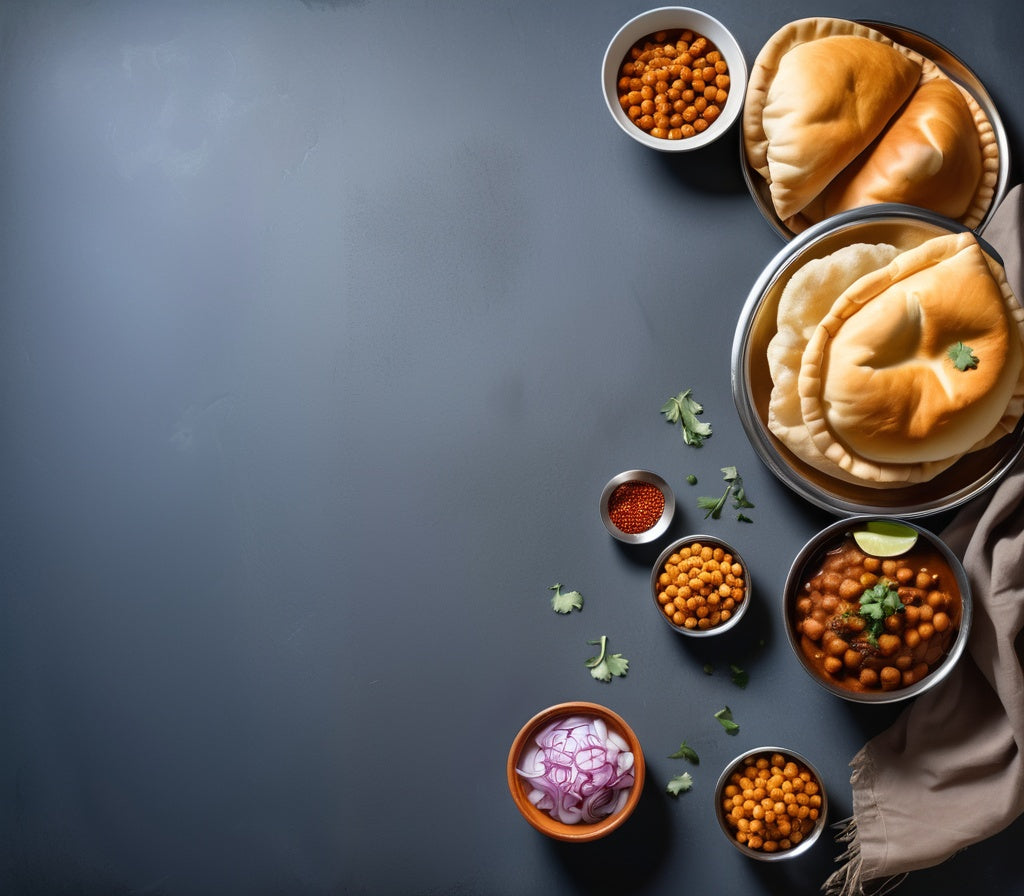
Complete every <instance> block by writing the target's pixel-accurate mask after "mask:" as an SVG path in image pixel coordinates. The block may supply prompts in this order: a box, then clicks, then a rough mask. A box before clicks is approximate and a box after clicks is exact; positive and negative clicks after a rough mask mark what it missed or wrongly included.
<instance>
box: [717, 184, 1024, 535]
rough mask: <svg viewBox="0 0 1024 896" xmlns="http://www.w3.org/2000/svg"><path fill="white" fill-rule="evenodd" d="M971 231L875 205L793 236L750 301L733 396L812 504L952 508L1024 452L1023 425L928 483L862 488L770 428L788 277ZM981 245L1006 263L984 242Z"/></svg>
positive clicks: (782, 472) (760, 445) (742, 322)
mask: <svg viewBox="0 0 1024 896" xmlns="http://www.w3.org/2000/svg"><path fill="white" fill-rule="evenodd" d="M967 229H968V228H966V227H964V226H963V225H961V224H958V223H957V222H956V221H952V220H950V219H948V218H943V217H942V216H940V215H936V214H934V213H932V212H927V211H924V210H923V209H918V208H915V207H913V206H908V205H895V204H886V205H875V206H869V207H867V208H862V209H855V210H853V211H850V212H844V213H843V214H841V215H836V216H835V217H833V218H831V219H829V220H828V221H824V222H822V223H821V224H818V225H815V226H814V227H811V228H810V229H808V230H806V231H804V232H803V233H802V234H800V235H798V236H796V237H794V238H793V239H792V240H791V241H790V242H789V243H788V244H787V245H786V246H785V247H784V248H783V249H782V251H780V252H779V253H778V254H777V255H776V256H775V258H774V259H773V260H772V261H771V262H770V263H769V265H768V267H767V268H766V269H765V270H764V272H763V273H762V274H761V276H760V277H759V278H758V280H757V282H756V283H755V284H754V287H753V289H752V290H751V291H750V294H749V295H748V297H747V300H746V303H745V304H744V306H743V310H742V311H741V314H740V319H739V323H738V325H737V328H736V335H735V338H734V340H733V346H732V393H733V400H734V401H735V402H736V409H737V411H738V412H739V416H740V421H741V422H742V424H743V428H744V429H745V430H746V433H747V437H748V438H749V439H750V442H751V444H752V445H753V446H754V450H755V451H756V452H757V454H758V455H759V456H760V458H761V460H763V461H764V463H765V464H766V465H767V466H768V468H769V469H770V470H771V471H772V472H773V473H774V474H775V475H776V476H777V477H778V478H779V479H780V480H781V481H782V482H783V483H784V484H786V485H787V486H789V487H790V488H791V489H792V490H793V491H794V492H796V493H797V494H798V495H800V496H802V497H803V498H805V499H806V500H808V501H810V502H811V503H812V504H815V505H817V506H818V507H821V508H823V509H825V510H828V511H831V512H833V513H836V514H840V515H847V514H853V513H879V514H892V515H898V516H902V517H917V516H924V515H926V514H933V513H939V512H942V511H945V510H950V509H952V508H954V507H957V506H959V505H960V504H963V503H965V502H966V501H969V500H970V499H971V498H973V497H975V496H976V495H978V494H980V493H981V492H983V491H984V490H985V489H987V488H989V487H990V486H992V485H993V484H994V483H996V482H997V481H998V480H999V479H1000V478H1001V477H1002V476H1003V475H1004V474H1005V473H1006V472H1007V471H1008V470H1009V468H1010V467H1011V466H1012V465H1013V463H1014V461H1015V460H1016V459H1017V457H1018V456H1019V455H1020V453H1021V450H1022V449H1024V420H1022V421H1021V423H1019V424H1018V425H1017V428H1016V429H1015V430H1014V432H1013V433H1012V434H1011V435H1009V436H1006V437H1005V438H1003V439H1000V440H999V441H998V442H997V443H996V444H994V445H992V446H990V447H989V448H986V449H984V450H983V451H976V452H973V453H972V454H969V455H967V456H966V457H964V458H962V459H961V460H959V461H957V463H955V464H954V465H953V466H952V467H950V468H949V469H947V470H945V471H943V472H942V473H940V474H939V475H938V476H936V477H935V478H934V479H932V480H930V481H929V482H923V483H920V484H917V485H911V486H905V487H903V488H884V489H875V488H868V487H866V486H857V485H853V484H850V483H847V482H844V481H842V480H839V479H834V478H832V477H830V476H827V475H826V474H824V473H822V472H820V471H819V470H816V469H814V468H813V467H810V466H808V465H807V464H805V463H803V461H801V460H800V459H799V458H797V457H796V456H795V455H794V454H792V453H791V452H790V451H789V450H788V449H787V448H786V447H785V445H783V444H782V442H780V441H779V440H778V439H776V438H775V436H774V435H772V433H771V432H770V431H769V429H768V404H769V400H770V398H771V392H772V378H771V373H770V372H769V369H768V355H767V353H768V343H769V342H770V341H771V338H772V337H773V336H774V335H775V332H776V328H777V327H776V321H777V315H778V305H779V298H780V296H781V294H782V291H783V289H784V288H785V286H786V284H787V283H788V282H789V278H790V277H791V276H792V275H793V274H794V273H795V272H796V271H797V270H798V269H799V268H800V267H802V266H803V265H804V264H805V263H806V262H808V261H810V260H811V259H813V258H821V257H823V256H825V255H829V254H831V253H832V252H834V251H836V250H837V249H839V248H842V247H843V246H848V245H850V244H852V243H859V242H865V243H881V242H885V243H890V244H892V245H894V246H896V247H898V248H900V249H910V248H913V247H914V246H918V245H920V244H921V243H923V242H924V241H925V240H927V239H931V238H932V237H935V236H941V235H943V234H946V233H960V232H963V231H966V230H967ZM979 241H980V242H981V245H982V247H983V248H984V249H985V251H986V252H988V253H989V254H990V255H991V256H992V257H993V258H995V259H996V260H998V261H999V262H1000V263H1002V259H1000V257H999V255H998V253H997V252H996V251H995V250H994V249H992V247H991V246H989V245H988V244H987V243H986V242H985V241H984V240H983V239H980V240H979Z"/></svg>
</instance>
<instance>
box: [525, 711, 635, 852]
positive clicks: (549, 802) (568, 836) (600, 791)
mask: <svg viewBox="0 0 1024 896" xmlns="http://www.w3.org/2000/svg"><path fill="white" fill-rule="evenodd" d="M645 771H646V765H645V763H644V754H643V750H642V749H641V747H640V740H639V739H638V738H637V736H636V734H635V733H634V731H633V729H632V728H630V726H629V725H628V724H627V723H626V721H625V720H624V719H623V718H622V717H621V716H620V715H618V713H615V712H613V711H612V710H610V709H608V708H607V707H605V706H602V705H600V704H598V703H590V702H587V701H582V700H581V701H573V702H568V703H558V704H555V705H554V706H549V707H548V708H547V709H544V710H541V711H540V712H538V713H537V714H536V715H535V716H534V717H533V718H531V719H530V720H529V721H528V722H527V723H526V724H525V725H523V727H522V728H521V729H520V730H519V733H518V734H517V735H516V737H515V739H514V740H513V741H512V746H511V748H510V749H509V753H508V760H507V763H506V775H507V778H508V787H509V791H510V793H511V794H512V800H513V802H514V803H515V805H516V808H517V809H518V810H519V812H520V813H521V814H522V816H523V818H525V819H526V821H527V822H529V824H530V825H532V826H533V827H534V828H536V829H537V830H538V831H540V832H541V833H542V834H546V835H547V836H548V837H551V838H553V839H555V840H562V841H565V842H569V843H585V842H589V841H592V840H598V839H600V838H601V837H605V836H607V835H608V834H610V833H611V832H612V831H614V830H616V829H617V828H618V827H620V826H621V825H622V824H623V823H624V822H625V821H626V820H627V819H628V818H629V816H630V815H632V813H633V810H634V809H635V808H636V806H637V804H638V803H639V802H640V796H641V794H642V792H643V789H644V778H645Z"/></svg>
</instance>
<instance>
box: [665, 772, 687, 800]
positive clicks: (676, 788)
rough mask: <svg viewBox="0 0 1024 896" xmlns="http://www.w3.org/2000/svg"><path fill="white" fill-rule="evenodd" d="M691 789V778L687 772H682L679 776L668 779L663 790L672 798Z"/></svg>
mask: <svg viewBox="0 0 1024 896" xmlns="http://www.w3.org/2000/svg"><path fill="white" fill-rule="evenodd" d="M692 788H693V776H692V775H691V774H690V773H689V772H683V773H682V774H681V775H676V776H675V777H674V778H670V779H669V782H668V786H667V787H666V788H665V790H666V791H667V792H668V793H670V794H672V796H679V794H681V793H686V792H687V791H688V790H691V789H692Z"/></svg>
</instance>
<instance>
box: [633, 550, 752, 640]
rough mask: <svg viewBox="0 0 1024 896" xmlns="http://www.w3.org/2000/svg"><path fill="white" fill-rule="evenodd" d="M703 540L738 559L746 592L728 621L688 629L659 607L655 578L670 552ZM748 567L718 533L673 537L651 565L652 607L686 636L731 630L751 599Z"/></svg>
mask: <svg viewBox="0 0 1024 896" xmlns="http://www.w3.org/2000/svg"><path fill="white" fill-rule="evenodd" d="M694 541H703V542H711V543H713V544H715V545H718V546H719V547H722V548H725V549H726V550H727V551H728V552H729V553H730V554H732V555H733V557H734V558H735V559H736V560H738V561H739V564H740V566H742V567H743V572H744V575H745V578H746V592H745V594H744V595H743V600H742V601H741V603H740V607H739V611H738V612H736V613H734V614H733V615H732V616H731V617H730V618H729V620H728V621H726V622H723V623H722V624H721V625H717V626H715V627H714V628H707V629H690V628H682V627H681V626H678V625H676V624H675V623H674V622H673V621H672V620H671V619H669V618H668V617H667V616H666V615H665V613H664V611H663V610H662V609H661V605H660V604H659V603H658V586H657V579H658V576H659V575H660V574H661V567H662V566H664V564H665V561H666V560H668V558H669V557H670V556H672V554H673V553H674V552H675V551H677V550H678V549H679V548H681V547H685V546H686V545H688V544H690V543H692V542H694ZM751 578H752V577H751V575H750V567H749V566H748V565H747V561H746V560H744V559H743V555H742V554H740V552H739V551H738V550H737V549H736V548H735V547H733V546H732V545H731V544H730V543H729V542H728V541H726V540H725V539H724V538H722V537H721V536H719V535H708V534H706V533H703V532H699V533H697V534H694V535H684V536H681V537H680V538H677V539H674V540H673V541H672V542H671V543H670V544H668V545H666V546H665V548H664V549H663V550H662V552H661V553H660V554H659V555H658V559H657V560H655V561H654V565H653V566H652V567H651V579H650V581H651V599H652V600H653V601H654V609H655V610H656V611H657V613H658V615H659V616H660V617H661V619H662V621H663V622H664V623H665V624H666V625H668V626H669V628H671V629H672V631H674V632H676V633H677V634H680V635H685V636H686V637H688V638H713V637H715V636H717V635H723V634H725V633H726V632H728V631H731V630H732V629H733V628H735V627H736V626H737V625H739V623H740V620H741V619H742V618H743V616H744V615H746V612H747V608H748V607H749V606H750V604H751V601H752V600H753V594H754V588H753V582H752V580H751Z"/></svg>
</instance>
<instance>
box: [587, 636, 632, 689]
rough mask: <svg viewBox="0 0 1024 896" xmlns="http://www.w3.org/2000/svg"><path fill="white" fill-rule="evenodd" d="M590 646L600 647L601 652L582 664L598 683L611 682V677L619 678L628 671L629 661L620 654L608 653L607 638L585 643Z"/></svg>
mask: <svg viewBox="0 0 1024 896" xmlns="http://www.w3.org/2000/svg"><path fill="white" fill-rule="evenodd" d="M587 643H588V644H591V645H595V646H596V645H600V647H601V651H600V653H598V655H597V656H592V657H591V658H590V659H588V660H587V661H586V663H584V665H585V666H586V667H587V668H588V669H589V670H590V674H591V675H592V676H593V677H594V678H596V679H597V680H598V681H611V680H612V676H617V677H621V676H624V675H625V674H626V673H627V672H628V671H629V660H627V659H626V658H625V657H624V656H623V655H622V654H621V653H609V652H608V636H607V635H601V637H600V638H599V639H598V640H596V641H587Z"/></svg>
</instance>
